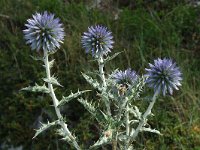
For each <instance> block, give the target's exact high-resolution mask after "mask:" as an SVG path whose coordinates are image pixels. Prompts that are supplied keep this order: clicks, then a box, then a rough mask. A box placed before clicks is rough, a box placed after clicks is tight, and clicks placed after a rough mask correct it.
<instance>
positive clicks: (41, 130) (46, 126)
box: [33, 120, 59, 139]
mask: <svg viewBox="0 0 200 150" xmlns="http://www.w3.org/2000/svg"><path fill="white" fill-rule="evenodd" d="M57 124H59V120H56V121H54V122H51V123H50V122H48V123H47V124H42V123H41V127H40V128H39V129H37V130H36V133H35V135H34V137H33V139H34V138H35V137H36V136H38V135H39V134H40V133H42V132H43V131H45V130H47V129H49V128H50V127H51V126H54V125H57Z"/></svg>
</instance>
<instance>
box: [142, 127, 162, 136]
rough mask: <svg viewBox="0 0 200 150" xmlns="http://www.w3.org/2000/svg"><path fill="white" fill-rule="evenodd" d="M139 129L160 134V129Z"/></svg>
mask: <svg viewBox="0 0 200 150" xmlns="http://www.w3.org/2000/svg"><path fill="white" fill-rule="evenodd" d="M140 131H147V132H152V133H156V134H159V135H162V134H161V133H160V131H158V130H156V129H151V128H146V127H142V128H141V130H140Z"/></svg>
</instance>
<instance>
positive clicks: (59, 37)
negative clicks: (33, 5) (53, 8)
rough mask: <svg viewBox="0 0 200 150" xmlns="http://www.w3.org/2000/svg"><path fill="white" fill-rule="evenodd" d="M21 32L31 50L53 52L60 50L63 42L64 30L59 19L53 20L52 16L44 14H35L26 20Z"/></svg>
mask: <svg viewBox="0 0 200 150" xmlns="http://www.w3.org/2000/svg"><path fill="white" fill-rule="evenodd" d="M27 22H28V23H27V24H25V26H26V27H27V29H25V30H23V32H24V36H25V39H26V41H27V42H26V43H27V44H30V46H31V49H32V50H36V51H39V50H41V49H42V50H44V51H55V50H56V48H60V43H63V40H64V35H65V34H64V28H63V27H62V26H63V24H62V23H60V19H58V18H54V14H51V13H48V12H46V11H45V12H44V13H36V14H34V15H33V17H32V18H31V19H28V20H27Z"/></svg>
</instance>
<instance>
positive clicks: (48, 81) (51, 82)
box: [43, 76, 63, 87]
mask: <svg viewBox="0 0 200 150" xmlns="http://www.w3.org/2000/svg"><path fill="white" fill-rule="evenodd" d="M43 80H44V81H45V82H47V83H50V84H54V85H58V86H61V87H63V86H62V85H61V84H60V83H59V82H58V80H57V79H56V78H55V77H54V76H52V77H51V78H50V79H47V78H43Z"/></svg>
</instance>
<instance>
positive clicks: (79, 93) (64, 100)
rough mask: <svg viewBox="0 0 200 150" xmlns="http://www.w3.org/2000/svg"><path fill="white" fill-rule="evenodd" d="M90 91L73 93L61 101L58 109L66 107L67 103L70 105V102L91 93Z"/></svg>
mask: <svg viewBox="0 0 200 150" xmlns="http://www.w3.org/2000/svg"><path fill="white" fill-rule="evenodd" d="M89 91H90V90H85V91H78V92H76V93H71V94H70V95H69V96H67V97H64V96H63V98H62V99H61V101H60V102H59V103H58V107H60V106H62V105H64V104H65V103H68V102H69V101H71V100H72V99H74V98H77V97H78V96H80V95H81V94H83V93H85V92H89Z"/></svg>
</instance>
